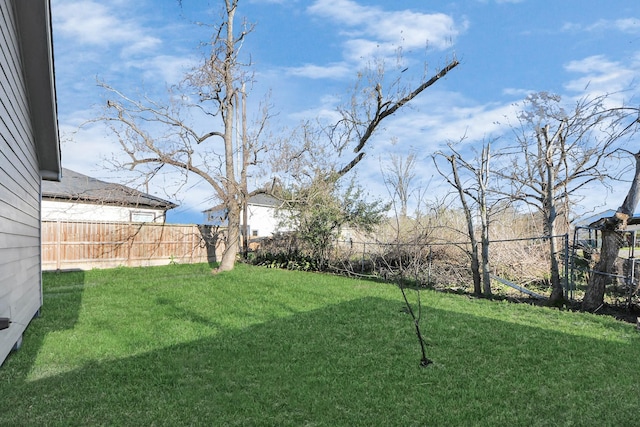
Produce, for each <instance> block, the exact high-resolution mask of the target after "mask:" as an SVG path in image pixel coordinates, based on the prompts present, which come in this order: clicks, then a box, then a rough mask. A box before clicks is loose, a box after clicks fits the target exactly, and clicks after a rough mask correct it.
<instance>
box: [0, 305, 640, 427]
mask: <svg viewBox="0 0 640 427" xmlns="http://www.w3.org/2000/svg"><path fill="white" fill-rule="evenodd" d="M402 307H403V306H402V304H401V303H400V302H399V301H391V300H386V299H380V298H373V297H368V298H363V299H360V300H354V301H349V302H344V303H341V304H337V305H332V306H328V307H325V308H322V309H318V310H315V311H311V312H305V313H297V314H295V315H292V316H291V317H287V318H284V319H278V320H273V321H270V322H267V323H263V324H260V325H254V326H251V327H248V328H246V329H243V330H229V329H228V330H225V331H223V332H222V333H220V334H218V335H216V336H214V337H209V338H205V339H202V340H197V341H192V342H190V343H188V344H182V345H177V346H173V347H169V348H164V349H161V350H158V351H154V352H150V353H147V354H144V355H140V356H135V357H129V358H124V359H119V360H115V361H110V362H105V363H91V364H88V365H86V366H84V367H82V368H81V369H78V370H76V371H73V372H68V373H65V374H62V375H57V376H54V377H49V378H45V379H40V380H34V381H25V380H21V381H14V382H13V383H12V384H6V383H5V384H2V385H0V391H2V394H3V395H4V396H5V399H4V402H3V406H4V409H3V411H2V412H1V413H0V424H1V425H45V424H46V425H185V424H188V425H224V426H226V425H251V426H259V425H265V426H266V425H269V426H272V425H278V426H284V425H293V426H298V425H326V426H341V425H342V426H357V425H366V426H375V425H381V426H390V425H402V426H404V425H551V424H552V425H563V424H570V423H572V422H574V423H576V424H579V425H633V424H634V422H635V421H636V419H637V418H636V416H637V407H638V404H640V397H639V396H640V394H639V393H638V383H639V382H638V380H639V379H640V378H639V377H638V374H637V372H638V370H637V369H636V365H635V364H634V363H633V361H634V360H635V358H636V357H637V351H638V349H637V348H632V347H633V346H631V345H628V344H623V343H615V342H609V341H601V340H593V339H589V338H584V337H576V336H570V335H566V334H562V333H558V332H554V331H548V330H544V329H540V328H535V327H527V326H522V325H515V324H511V323H506V322H503V321H498V320H492V319H487V318H482V317H475V316H470V315H467V314H461V313H457V312H453V311H446V310H440V309H433V308H429V309H427V316H428V319H427V323H426V325H425V333H426V335H427V337H428V338H427V339H428V342H429V349H428V351H429V354H428V355H429V357H430V358H432V359H433V360H434V361H435V364H434V365H433V366H431V367H428V368H426V369H425V368H420V367H419V366H418V363H419V358H420V355H419V348H418V346H417V342H416V341H415V336H414V335H413V329H412V325H411V321H410V318H409V317H408V316H407V315H406V314H404V313H403V312H402ZM167 320H168V321H171V319H167ZM72 323H73V319H69V325H71V324H72ZM47 332H48V331H46V329H45V327H44V326H42V327H40V328H39V330H38V337H39V338H40V339H42V337H43V336H44V335H45V334H46V333H47ZM612 361H616V363H611V362H612ZM25 369H28V366H27V364H25ZM27 373H28V372H26V371H25V372H24V374H25V375H24V377H26V375H27ZM603 396H606V398H604V397H603Z"/></svg>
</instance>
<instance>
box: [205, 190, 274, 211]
mask: <svg viewBox="0 0 640 427" xmlns="http://www.w3.org/2000/svg"><path fill="white" fill-rule="evenodd" d="M247 204H248V205H249V206H264V207H268V208H279V207H280V206H282V202H281V201H280V200H278V199H276V198H275V197H273V196H270V195H268V194H264V193H260V194H254V195H253V196H251V197H249V201H248V202H247ZM222 209H226V207H225V205H224V204H220V205H216V206H213V207H211V208H209V209H206V210H205V211H203V212H215V211H219V210H222Z"/></svg>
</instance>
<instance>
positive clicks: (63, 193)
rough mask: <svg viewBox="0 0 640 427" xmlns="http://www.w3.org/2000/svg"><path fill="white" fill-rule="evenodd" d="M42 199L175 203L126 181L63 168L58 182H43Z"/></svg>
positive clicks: (164, 205)
mask: <svg viewBox="0 0 640 427" xmlns="http://www.w3.org/2000/svg"><path fill="white" fill-rule="evenodd" d="M42 199H43V200H58V201H77V202H86V203H99V204H105V205H118V206H135V207H150V208H156V209H164V210H169V209H173V208H175V207H176V206H177V205H176V204H175V203H172V202H169V201H167V200H163V199H160V198H159V197H155V196H152V195H150V194H146V193H143V192H141V191H138V190H135V189H133V188H129V187H127V186H125V185H121V184H113V183H110V182H105V181H100V180H99V179H96V178H91V177H89V176H87V175H83V174H81V173H78V172H75V171H72V170H70V169H65V168H63V169H62V179H61V180H60V182H53V181H43V182H42Z"/></svg>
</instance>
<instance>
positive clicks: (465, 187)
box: [433, 142, 491, 297]
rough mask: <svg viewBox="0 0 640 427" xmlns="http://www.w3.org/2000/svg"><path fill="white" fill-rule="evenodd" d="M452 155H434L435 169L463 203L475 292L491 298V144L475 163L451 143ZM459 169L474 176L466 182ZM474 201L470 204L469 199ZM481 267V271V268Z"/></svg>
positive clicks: (440, 153)
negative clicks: (477, 220)
mask: <svg viewBox="0 0 640 427" xmlns="http://www.w3.org/2000/svg"><path fill="white" fill-rule="evenodd" d="M449 150H450V151H451V154H450V155H447V154H444V153H442V152H439V153H436V154H435V155H434V156H433V161H434V164H435V166H436V169H437V170H438V172H439V173H440V175H441V176H442V177H443V178H444V179H445V181H446V182H447V183H448V184H449V185H451V186H452V187H453V188H454V189H455V190H456V192H457V193H458V198H459V200H460V204H461V205H462V210H463V212H464V215H465V218H466V222H467V233H468V236H469V240H470V243H471V250H470V253H469V256H470V258H471V272H472V276H473V292H474V293H475V294H476V295H481V294H483V293H484V296H486V297H490V296H491V277H490V269H489V214H490V206H489V204H488V197H487V194H488V191H489V179H490V172H491V169H490V159H491V143H490V142H484V143H483V145H482V150H481V152H480V153H479V155H478V157H477V158H476V159H475V161H474V162H469V161H467V160H464V159H463V158H462V156H461V155H460V153H459V152H458V151H456V150H455V149H454V148H453V146H452V144H449ZM438 157H442V158H444V159H446V160H447V162H448V163H449V166H450V168H451V173H447V172H445V171H444V170H442V169H441V168H440V166H439V165H438V162H437V159H438ZM460 168H462V169H463V170H465V171H467V172H468V173H469V174H470V175H471V176H470V178H469V180H467V181H465V182H463V181H462V180H461V178H460ZM467 198H469V199H471V203H469V201H468V200H467ZM474 207H475V208H476V209H477V210H478V213H479V215H478V216H479V218H480V245H478V239H477V237H476V235H477V231H476V226H475V224H474V216H475V215H474V213H473V210H475V209H474ZM478 246H480V248H481V252H482V256H480V254H479V253H478ZM480 266H482V269H481V268H480Z"/></svg>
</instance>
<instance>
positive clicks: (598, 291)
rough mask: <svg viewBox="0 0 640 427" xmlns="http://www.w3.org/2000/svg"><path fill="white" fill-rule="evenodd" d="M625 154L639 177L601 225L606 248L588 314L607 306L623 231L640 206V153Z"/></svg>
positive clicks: (586, 301)
mask: <svg viewBox="0 0 640 427" xmlns="http://www.w3.org/2000/svg"><path fill="white" fill-rule="evenodd" d="M639 120H640V119H639ZM623 151H625V152H627V153H628V154H630V155H632V156H633V157H634V159H635V174H634V176H633V180H632V181H631V187H630V188H629V192H628V193H627V196H626V197H625V199H624V202H623V203H622V205H621V206H620V207H619V208H618V210H617V211H616V213H615V215H613V216H612V217H610V218H606V219H605V220H604V221H602V223H601V227H600V232H601V233H602V248H601V249H600V259H599V260H598V262H597V263H596V265H595V266H594V268H593V272H592V274H591V276H590V279H589V284H588V287H587V291H586V292H585V294H584V298H583V300H582V308H583V309H584V310H587V311H594V310H597V309H598V308H599V307H600V306H602V304H603V303H604V291H605V287H606V285H607V283H609V282H610V281H611V275H612V273H613V269H614V264H615V261H616V259H617V258H618V253H619V252H620V248H622V246H623V245H624V238H623V231H624V229H625V228H626V226H627V220H628V219H629V218H630V217H631V216H633V213H634V211H635V209H636V207H637V206H638V201H640V151H638V152H637V153H635V154H634V153H631V152H629V151H626V150H623Z"/></svg>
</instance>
